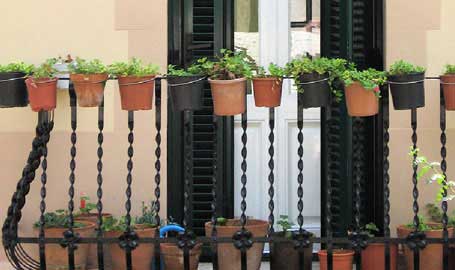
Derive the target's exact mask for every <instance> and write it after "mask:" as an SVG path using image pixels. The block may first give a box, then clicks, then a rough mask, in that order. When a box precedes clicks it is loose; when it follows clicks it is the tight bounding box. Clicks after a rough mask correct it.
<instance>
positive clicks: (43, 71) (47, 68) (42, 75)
mask: <svg viewBox="0 0 455 270" xmlns="http://www.w3.org/2000/svg"><path fill="white" fill-rule="evenodd" d="M57 72H58V71H57V70H56V69H55V68H54V62H53V60H52V59H48V60H46V62H44V63H42V64H41V65H40V66H39V67H36V68H34V69H33V78H34V79H47V78H54V77H55V74H56V73H57Z"/></svg>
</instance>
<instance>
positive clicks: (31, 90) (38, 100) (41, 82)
mask: <svg viewBox="0 0 455 270" xmlns="http://www.w3.org/2000/svg"><path fill="white" fill-rule="evenodd" d="M56 73H57V70H55V68H54V67H53V64H52V61H51V60H47V61H46V62H45V63H43V64H41V65H40V66H39V67H37V68H35V69H33V75H32V76H31V77H28V78H27V79H26V80H25V83H26V84H27V90H28V98H29V100H30V107H32V110H33V111H35V112H39V111H51V110H54V109H55V107H57V80H58V79H57V78H56V77H55V74H56Z"/></svg>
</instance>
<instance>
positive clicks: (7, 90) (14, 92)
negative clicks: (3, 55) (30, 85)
mask: <svg viewBox="0 0 455 270" xmlns="http://www.w3.org/2000/svg"><path fill="white" fill-rule="evenodd" d="M33 69H34V67H33V65H28V64H25V63H24V62H15V63H10V64H8V65H4V66H3V65H0V108H12V107H25V106H27V105H28V97H27V88H26V86H25V78H26V76H28V75H30V73H31V72H32V71H33Z"/></svg>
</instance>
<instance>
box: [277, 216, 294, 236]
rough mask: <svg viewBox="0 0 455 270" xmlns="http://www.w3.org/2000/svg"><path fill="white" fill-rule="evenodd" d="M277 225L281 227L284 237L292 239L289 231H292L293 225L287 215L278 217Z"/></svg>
mask: <svg viewBox="0 0 455 270" xmlns="http://www.w3.org/2000/svg"><path fill="white" fill-rule="evenodd" d="M277 224H278V225H280V226H281V229H282V230H283V232H284V236H285V237H287V238H291V237H292V232H291V231H290V230H291V229H292V226H294V223H293V222H292V221H290V220H289V217H288V216H287V215H280V220H278V222H277Z"/></svg>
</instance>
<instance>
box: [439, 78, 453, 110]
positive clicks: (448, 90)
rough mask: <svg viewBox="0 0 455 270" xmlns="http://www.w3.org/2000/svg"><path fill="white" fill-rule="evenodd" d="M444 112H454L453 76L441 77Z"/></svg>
mask: <svg viewBox="0 0 455 270" xmlns="http://www.w3.org/2000/svg"><path fill="white" fill-rule="evenodd" d="M441 82H442V89H443V91H444V101H445V104H446V110H448V111H453V110H455V74H450V75H443V76H441Z"/></svg>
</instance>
